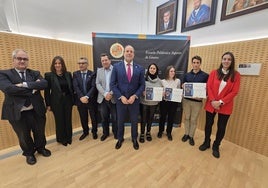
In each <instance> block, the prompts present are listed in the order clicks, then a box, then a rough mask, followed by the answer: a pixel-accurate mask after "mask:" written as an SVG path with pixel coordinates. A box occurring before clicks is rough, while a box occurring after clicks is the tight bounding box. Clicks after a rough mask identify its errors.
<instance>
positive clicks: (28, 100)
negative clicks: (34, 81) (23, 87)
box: [20, 71, 31, 107]
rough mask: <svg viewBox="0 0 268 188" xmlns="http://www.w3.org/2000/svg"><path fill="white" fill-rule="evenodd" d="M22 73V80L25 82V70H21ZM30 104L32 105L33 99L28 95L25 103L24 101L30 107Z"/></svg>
mask: <svg viewBox="0 0 268 188" xmlns="http://www.w3.org/2000/svg"><path fill="white" fill-rule="evenodd" d="M20 74H21V79H22V81H23V82H25V81H26V79H25V75H24V72H23V71H20ZM30 105H31V100H30V98H29V97H27V98H26V101H25V103H24V106H25V107H28V106H30Z"/></svg>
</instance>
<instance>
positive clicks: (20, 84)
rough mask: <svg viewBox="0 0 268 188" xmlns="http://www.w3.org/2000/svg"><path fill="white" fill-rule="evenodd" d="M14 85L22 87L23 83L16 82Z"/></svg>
mask: <svg viewBox="0 0 268 188" xmlns="http://www.w3.org/2000/svg"><path fill="white" fill-rule="evenodd" d="M15 86H17V87H22V86H23V84H22V83H18V84H15Z"/></svg>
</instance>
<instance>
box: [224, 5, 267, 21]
mask: <svg viewBox="0 0 268 188" xmlns="http://www.w3.org/2000/svg"><path fill="white" fill-rule="evenodd" d="M266 8H268V0H223V1H222V11H221V21H222V20H226V19H230V18H234V17H237V16H242V15H244V14H249V13H252V12H256V11H259V10H262V9H266Z"/></svg>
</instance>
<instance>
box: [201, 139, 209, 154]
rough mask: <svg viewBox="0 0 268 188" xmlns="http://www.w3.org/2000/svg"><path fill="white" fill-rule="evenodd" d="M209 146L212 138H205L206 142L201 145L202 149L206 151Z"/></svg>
mask: <svg viewBox="0 0 268 188" xmlns="http://www.w3.org/2000/svg"><path fill="white" fill-rule="evenodd" d="M208 148H210V139H209V140H205V141H204V143H203V144H202V145H201V146H199V150H200V151H205V150H206V149H208Z"/></svg>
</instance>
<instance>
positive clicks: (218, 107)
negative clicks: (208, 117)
mask: <svg viewBox="0 0 268 188" xmlns="http://www.w3.org/2000/svg"><path fill="white" fill-rule="evenodd" d="M211 105H212V107H213V108H215V109H216V110H219V109H220V106H221V103H220V101H212V102H211Z"/></svg>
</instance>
